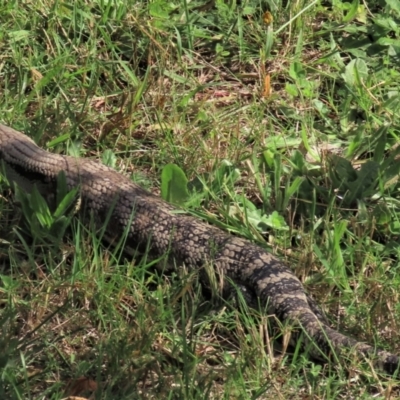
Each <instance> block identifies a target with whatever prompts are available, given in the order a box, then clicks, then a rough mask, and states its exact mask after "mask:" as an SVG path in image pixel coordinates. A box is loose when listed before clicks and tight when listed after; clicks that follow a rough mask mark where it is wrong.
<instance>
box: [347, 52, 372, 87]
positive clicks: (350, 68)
mask: <svg viewBox="0 0 400 400" xmlns="http://www.w3.org/2000/svg"><path fill="white" fill-rule="evenodd" d="M342 77H343V79H344V80H345V82H346V83H347V84H348V85H349V86H354V85H356V84H358V83H359V81H360V80H365V79H367V77H368V67H367V64H366V63H365V61H364V60H363V59H361V58H357V59H355V60H352V61H350V62H349V63H348V64H347V65H346V68H345V72H344V74H342Z"/></svg>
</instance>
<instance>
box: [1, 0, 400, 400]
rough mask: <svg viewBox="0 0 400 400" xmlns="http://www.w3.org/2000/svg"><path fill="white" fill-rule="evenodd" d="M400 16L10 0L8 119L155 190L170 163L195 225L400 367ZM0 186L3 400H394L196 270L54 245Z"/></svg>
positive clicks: (6, 15) (373, 5)
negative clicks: (266, 258)
mask: <svg viewBox="0 0 400 400" xmlns="http://www.w3.org/2000/svg"><path fill="white" fill-rule="evenodd" d="M267 11H269V12H270V14H265V13H266V12H267ZM270 16H272V18H273V22H272V24H269V25H268V24H266V23H265V22H264V20H265V19H268V18H269V17H270ZM269 19H270V18H269ZM399 19H400V10H399V7H398V6H397V5H396V3H395V2H390V1H387V2H384V1H378V0H375V1H371V2H368V7H367V4H366V3H361V2H358V1H356V0H354V1H353V2H351V3H348V2H342V1H340V0H335V1H332V2H330V1H326V2H324V1H315V2H311V3H310V2H307V1H302V0H299V1H291V0H288V1H280V0H278V1H276V2H270V1H266V2H257V1H253V0H246V1H244V2H236V1H232V2H223V1H220V0H216V1H211V2H208V3H207V2H206V3H205V2H199V1H196V0H195V1H192V2H188V1H185V0H182V1H179V0H176V1H171V2H166V1H165V0H155V1H152V2H137V1H130V0H127V1H118V0H108V1H106V0H104V1H102V0H98V1H89V0H86V1H84V0H78V1H75V2H60V1H45V0H38V1H35V2H17V1H7V2H6V1H4V0H0V49H1V53H0V54H1V56H0V76H1V79H0V90H1V97H0V99H1V100H0V109H1V119H2V122H3V123H5V124H7V125H10V126H12V127H14V128H15V129H18V130H21V131H24V132H25V133H27V134H28V135H29V136H31V137H33V138H34V139H35V140H36V142H37V143H38V144H40V145H41V146H42V147H44V148H47V149H48V150H50V151H52V152H60V153H64V154H70V155H75V156H80V157H91V158H94V159H99V160H102V161H103V162H105V163H107V164H109V165H111V166H113V167H115V168H116V169H117V170H119V171H120V172H121V173H123V174H125V175H128V176H131V177H132V179H134V180H135V181H137V182H138V183H140V184H141V185H143V186H145V187H146V188H148V189H149V190H151V191H153V192H155V193H159V192H160V186H161V181H160V180H161V175H162V171H163V168H164V167H165V166H166V165H168V164H176V165H177V166H178V167H180V168H181V169H182V170H183V171H184V173H185V175H186V177H187V178H188V180H189V189H190V191H191V193H192V194H191V197H190V199H189V201H188V202H187V204H188V207H189V209H190V210H191V212H193V213H195V214H196V215H198V216H199V217H201V218H204V219H207V220H209V221H212V222H213V223H215V224H218V225H220V226H222V227H223V228H224V229H226V230H229V231H231V232H233V233H237V234H240V235H241V236H244V237H246V238H248V239H250V240H253V241H256V242H257V243H259V244H260V245H261V246H263V247H266V248H268V249H269V250H270V251H273V252H274V253H275V254H277V255H279V257H280V258H281V259H283V260H285V261H286V262H287V263H288V264H289V265H290V266H291V267H292V270H293V272H294V273H295V274H296V275H297V276H299V277H300V279H301V280H302V281H303V282H304V285H305V287H306V288H307V290H308V292H309V293H310V294H312V296H313V297H314V298H315V299H316V300H317V302H318V304H320V305H321V306H322V307H323V309H324V310H325V311H326V313H327V315H328V316H329V319H330V321H331V323H332V325H333V326H334V327H336V328H337V329H339V330H340V331H342V332H347V333H348V334H349V335H351V336H354V337H357V338H358V339H359V340H362V341H367V342H369V343H372V344H376V345H379V346H381V347H383V348H385V349H388V350H391V351H393V352H397V353H398V352H399V350H400V341H399V336H398V332H399V328H400V326H399V321H400V308H399V305H398V304H399V293H400V279H399V274H398V269H399V258H398V254H399V250H398V237H399V233H400V223H399V221H400V211H399V194H398V193H399V183H398V178H397V177H398V174H399V169H400V166H399V165H398V161H397V159H398V153H399V149H398V147H397V146H398V140H399V133H400V131H399V122H400V121H399V115H400V114H399V104H400V102H399V98H400V97H399V90H398V88H399V84H400V67H399V65H400V63H399V61H400V60H399V57H400V39H399V35H400V31H399V26H400V25H399ZM2 188H3V192H2V193H3V197H2V198H1V202H0V207H1V210H0V215H1V235H0V238H1V247H0V257H1V270H0V304H1V305H0V310H1V314H0V329H1V335H0V349H2V350H1V351H0V371H1V374H0V397H1V398H4V399H28V398H32V399H36V398H37V399H39V398H40V399H44V398H45V399H61V398H65V397H66V396H67V395H71V396H72V395H75V396H82V397H83V396H86V397H89V396H92V397H91V398H96V399H111V398H112V399H115V398H117V399H133V398H166V399H167V398H168V399H175V398H179V399H181V398H185V399H204V398H221V399H228V398H229V399H232V398H237V399H256V398H260V399H270V398H273V397H275V398H282V399H289V398H293V399H297V398H315V399H326V398H346V399H348V398H371V397H374V398H385V399H389V398H395V397H396V396H398V394H399V393H398V386H397V385H398V381H397V380H395V379H393V378H390V377H388V376H385V375H384V374H382V373H381V372H380V371H379V370H377V369H375V368H374V367H373V366H371V365H368V364H367V363H366V364H363V365H361V364H359V363H357V362H356V361H352V360H348V362H347V363H343V362H339V363H333V362H329V363H325V364H321V363H317V362H315V361H313V360H310V359H309V358H308V357H307V355H306V354H304V353H302V352H301V351H299V349H297V348H294V349H293V348H288V349H285V348H283V349H282V348H281V349H279V347H278V344H277V343H278V342H279V340H275V339H278V338H279V337H281V336H283V337H284V338H285V337H286V336H287V333H288V328H287V327H285V326H283V327H281V328H282V329H276V324H274V323H273V322H274V317H273V316H268V315H265V314H260V313H258V312H256V311H254V310H249V309H247V308H246V306H243V307H238V308H235V307H232V306H231V305H230V304H229V303H227V302H225V301H223V300H221V298H220V297H219V296H218V294H217V293H216V291H215V290H214V291H213V290H211V294H210V293H209V291H207V290H205V289H204V288H202V287H201V285H200V284H199V282H198V279H199V277H198V276H197V274H196V273H194V272H189V271H187V270H185V269H184V268H180V269H178V270H177V271H175V272H171V271H166V272H165V273H160V272H158V271H157V270H156V269H154V261H152V260H151V258H150V257H147V255H144V256H140V257H139V256H137V257H133V258H128V257H126V255H124V254H123V253H122V252H121V250H120V249H112V248H111V249H109V248H107V247H105V246H104V244H102V243H101V241H100V240H99V239H98V238H96V236H95V234H94V232H93V230H91V229H90V227H87V226H85V225H82V223H81V222H80V221H78V220H76V219H74V218H67V217H66V218H67V219H66V220H62V221H63V223H64V222H65V224H66V225H69V226H70V227H69V233H68V234H67V235H56V234H54V229H56V231H57V232H58V233H60V231H58V230H57V229H60V228H59V226H60V225H54V226H56V228H54V226H53V228H51V226H49V225H46V224H41V223H40V221H38V218H37V215H35V213H34V211H35V210H34V205H33V206H32V207H33V209H31V208H30V207H28V206H29V204H28V205H27V207H25V208H22V211H21V207H18V206H16V205H15V204H14V203H13V201H12V197H11V196H10V192H9V189H8V186H7V183H6V182H4V181H3V182H2ZM193 188H197V192H196V193H193V192H192V189H193ZM20 202H21V203H22V204H24V203H23V198H22V200H21V199H20ZM49 218H50V222H51V223H50V225H51V224H52V223H53V222H54V221H53V220H51V218H52V217H49ZM57 224H59V222H57ZM43 225H45V226H43ZM51 229H53V231H51ZM57 236H59V237H57Z"/></svg>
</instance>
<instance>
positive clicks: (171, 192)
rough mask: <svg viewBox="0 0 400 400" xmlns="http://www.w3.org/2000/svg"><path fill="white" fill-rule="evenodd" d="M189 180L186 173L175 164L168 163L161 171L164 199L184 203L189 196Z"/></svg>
mask: <svg viewBox="0 0 400 400" xmlns="http://www.w3.org/2000/svg"><path fill="white" fill-rule="evenodd" d="M187 183H188V180H187V178H186V175H185V173H184V172H183V171H182V169H181V168H179V167H178V166H177V165H175V164H167V165H166V166H165V167H164V168H163V170H162V173H161V196H162V198H163V199H164V200H166V201H168V202H170V203H174V204H183V203H184V202H185V201H186V200H187V199H188V198H189V192H188V189H187Z"/></svg>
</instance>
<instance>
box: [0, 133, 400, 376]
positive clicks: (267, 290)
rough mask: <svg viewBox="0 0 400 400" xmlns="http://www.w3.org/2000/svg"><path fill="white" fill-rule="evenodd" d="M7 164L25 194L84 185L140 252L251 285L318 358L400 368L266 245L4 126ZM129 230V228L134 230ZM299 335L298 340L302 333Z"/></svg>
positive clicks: (0, 143) (88, 197)
mask: <svg viewBox="0 0 400 400" xmlns="http://www.w3.org/2000/svg"><path fill="white" fill-rule="evenodd" d="M0 160H1V161H2V162H3V166H4V167H5V172H6V175H7V177H8V178H9V180H11V181H15V182H16V183H17V184H18V185H20V186H21V187H22V188H25V190H31V189H32V187H33V185H34V184H36V185H37V187H38V189H39V190H40V191H41V192H42V193H43V194H44V195H47V194H49V193H54V191H55V187H56V182H57V177H58V175H59V173H60V172H62V171H63V172H64V173H65V177H66V182H67V185H68V188H69V189H70V190H71V189H72V188H76V187H79V188H80V197H81V200H82V203H83V206H84V208H85V209H86V210H89V211H90V212H91V213H92V215H93V216H94V217H96V218H97V220H99V221H104V220H105V218H106V216H107V215H109V210H110V209H112V210H113V211H112V213H111V219H110V222H109V226H111V227H112V231H111V232H110V233H111V234H112V235H113V236H114V235H115V233H117V234H118V235H122V234H123V233H124V232H126V231H127V232H128V238H127V244H128V245H130V246H131V247H133V248H136V247H137V246H140V245H141V246H146V245H149V247H150V251H151V252H152V253H153V254H154V255H155V256H163V255H165V254H169V256H170V257H172V258H173V259H175V260H176V262H177V264H178V265H179V264H182V263H183V264H185V265H186V266H187V267H189V268H192V269H200V268H202V267H204V265H205V264H211V265H213V267H214V269H215V271H216V272H217V274H218V275H219V276H221V277H222V278H223V279H225V278H229V279H230V280H232V281H233V282H236V283H237V284H239V285H244V286H245V287H247V288H250V289H251V290H252V291H253V292H254V293H255V294H256V295H257V296H258V297H259V299H260V302H261V304H262V305H264V306H268V312H270V313H274V314H275V315H276V316H277V317H278V318H279V319H280V320H281V321H283V322H290V323H291V324H294V325H298V326H301V327H302V330H303V331H304V332H305V335H304V336H305V337H306V338H307V339H306V340H304V342H305V344H310V343H313V344H314V345H315V346H311V353H312V355H314V356H316V357H318V358H320V356H321V352H322V353H323V354H325V355H326V356H327V357H329V355H330V354H331V353H332V352H335V353H336V354H340V353H343V351H344V350H346V349H347V350H350V349H352V350H354V352H355V354H358V355H360V356H369V357H371V358H373V359H374V362H376V364H377V365H379V366H380V367H381V368H383V369H384V370H385V371H387V372H389V373H394V372H395V371H396V369H397V368H398V367H399V365H400V360H399V358H398V357H397V356H396V355H393V354H390V353H388V352H386V351H383V350H376V349H374V348H373V347H371V346H369V345H367V344H364V343H361V342H358V341H357V340H354V339H351V338H349V337H347V336H345V335H343V334H341V333H339V332H337V331H335V330H334V329H332V328H330V327H329V326H328V325H327V322H326V320H325V319H324V318H323V317H322V313H320V311H319V309H318V307H317V306H316V305H315V304H314V302H313V301H312V300H311V299H310V297H308V296H307V294H306V293H305V290H304V288H303V285H302V284H301V282H300V281H299V280H298V279H297V277H296V276H295V275H294V274H293V273H292V271H291V270H290V269H289V268H288V267H287V266H286V265H285V264H283V263H282V262H281V261H280V260H279V259H278V258H276V257H274V256H273V255H272V254H270V253H268V252H267V251H266V250H264V249H263V248H261V247H259V246H257V245H255V244H253V243H251V242H249V241H247V240H244V239H242V238H240V237H236V236H232V235H230V234H228V233H226V232H224V231H222V230H220V229H218V228H216V227H213V226H210V225H209V224H207V223H205V222H203V221H201V220H198V219H196V218H193V217H191V216H188V215H184V214H182V213H175V212H174V211H175V208H174V207H173V206H171V205H170V204H168V203H166V202H165V201H163V200H162V199H160V198H158V197H156V196H154V195H152V194H151V193H149V192H147V191H146V190H144V189H142V188H141V187H139V186H137V185H136V184H134V183H133V182H131V181H130V180H129V179H128V178H126V177H124V176H123V175H121V174H119V173H118V172H116V171H114V170H113V169H111V168H108V167H106V166H104V165H102V164H99V163H96V162H93V161H90V160H86V159H77V158H73V157H68V156H62V155H56V154H52V153H48V152H46V151H44V150H42V149H40V148H39V147H38V146H36V144H35V143H34V142H33V141H32V140H31V139H30V138H28V137H27V136H25V135H23V134H22V133H20V132H17V131H15V130H13V129H11V128H9V127H6V126H4V125H0ZM128 225H129V226H128ZM294 337H297V336H296V335H295V336H294Z"/></svg>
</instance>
